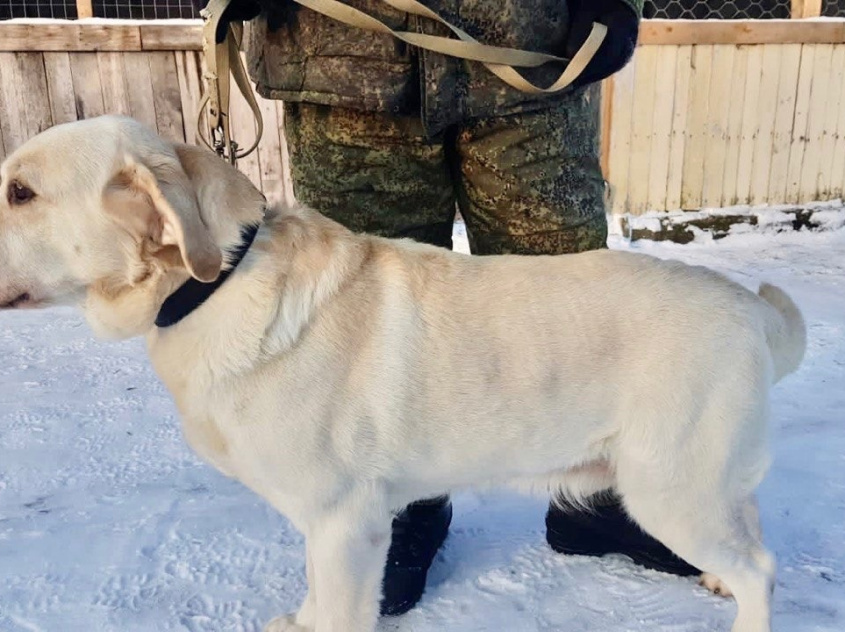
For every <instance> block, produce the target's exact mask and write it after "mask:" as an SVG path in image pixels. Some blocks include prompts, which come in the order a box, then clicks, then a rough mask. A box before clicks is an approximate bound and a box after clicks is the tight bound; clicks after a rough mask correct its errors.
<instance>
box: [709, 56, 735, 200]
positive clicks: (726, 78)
mask: <svg viewBox="0 0 845 632" xmlns="http://www.w3.org/2000/svg"><path fill="white" fill-rule="evenodd" d="M735 51H736V47H734V46H715V47H714V49H713V70H712V73H711V75H710V90H709V92H710V94H709V100H710V103H709V104H708V115H707V120H708V123H709V124H708V125H707V127H706V143H705V147H706V149H705V151H704V181H703V187H702V193H701V204H702V205H703V206H706V207H719V206H721V205H722V199H723V197H724V191H725V161H726V156H727V150H728V118H729V116H730V108H731V105H732V101H731V92H732V91H733V89H734V85H733V81H732V78H733V65H734V53H735Z"/></svg>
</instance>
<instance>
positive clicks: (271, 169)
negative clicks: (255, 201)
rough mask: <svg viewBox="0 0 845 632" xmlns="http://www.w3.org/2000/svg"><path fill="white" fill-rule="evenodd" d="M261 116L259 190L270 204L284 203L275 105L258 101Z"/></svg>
mask: <svg viewBox="0 0 845 632" xmlns="http://www.w3.org/2000/svg"><path fill="white" fill-rule="evenodd" d="M258 105H259V106H261V114H262V115H263V117H264V136H263V138H262V139H261V145H259V147H258V152H259V156H258V158H259V163H260V167H261V190H262V191H263V192H264V195H265V196H267V199H268V200H269V201H270V202H271V203H276V202H284V200H285V181H284V173H283V172H282V142H281V131H280V129H279V127H280V126H279V120H278V117H277V115H276V103H275V102H274V101H271V100H269V99H260V100H259V101H258Z"/></svg>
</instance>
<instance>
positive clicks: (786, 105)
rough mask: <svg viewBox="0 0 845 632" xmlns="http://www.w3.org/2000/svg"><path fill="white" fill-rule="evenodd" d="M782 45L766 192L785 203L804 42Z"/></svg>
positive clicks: (777, 202)
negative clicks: (770, 161) (802, 43)
mask: <svg viewBox="0 0 845 632" xmlns="http://www.w3.org/2000/svg"><path fill="white" fill-rule="evenodd" d="M782 48H783V50H782V52H781V55H782V57H781V64H780V79H779V80H778V91H777V95H778V96H777V105H776V112H775V124H774V135H773V137H772V149H771V153H772V163H771V169H770V171H769V184H768V187H767V193H766V199H767V201H768V202H769V203H771V204H783V203H784V202H785V201H786V187H787V175H788V173H789V150H790V145H791V144H792V122H793V120H794V119H795V101H796V98H797V95H798V73H799V70H800V68H801V44H786V45H784V46H783V47H782Z"/></svg>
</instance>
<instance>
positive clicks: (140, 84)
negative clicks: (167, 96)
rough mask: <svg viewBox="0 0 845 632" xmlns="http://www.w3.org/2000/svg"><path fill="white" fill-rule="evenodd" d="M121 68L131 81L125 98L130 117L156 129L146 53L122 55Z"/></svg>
mask: <svg viewBox="0 0 845 632" xmlns="http://www.w3.org/2000/svg"><path fill="white" fill-rule="evenodd" d="M123 67H124V68H125V69H126V76H127V77H131V80H130V81H129V82H127V84H126V98H127V100H128V101H129V111H130V112H131V113H132V117H133V118H136V119H138V120H139V121H141V122H142V123H143V124H144V125H147V126H148V127H151V128H153V129H156V108H155V96H154V94H153V80H152V74H151V73H150V58H149V55H148V54H147V53H124V54H123Z"/></svg>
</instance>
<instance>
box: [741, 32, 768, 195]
mask: <svg viewBox="0 0 845 632" xmlns="http://www.w3.org/2000/svg"><path fill="white" fill-rule="evenodd" d="M762 79H763V47H762V46H758V45H755V46H752V47H750V48H749V50H748V65H747V70H746V73H745V95H744V101H743V105H742V129H741V132H740V141H739V161H738V163H737V173H736V203H737V204H750V203H751V175H752V168H753V166H754V144H755V142H756V140H757V132H758V130H759V129H760V112H759V108H758V105H759V103H760V84H761V82H762Z"/></svg>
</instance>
